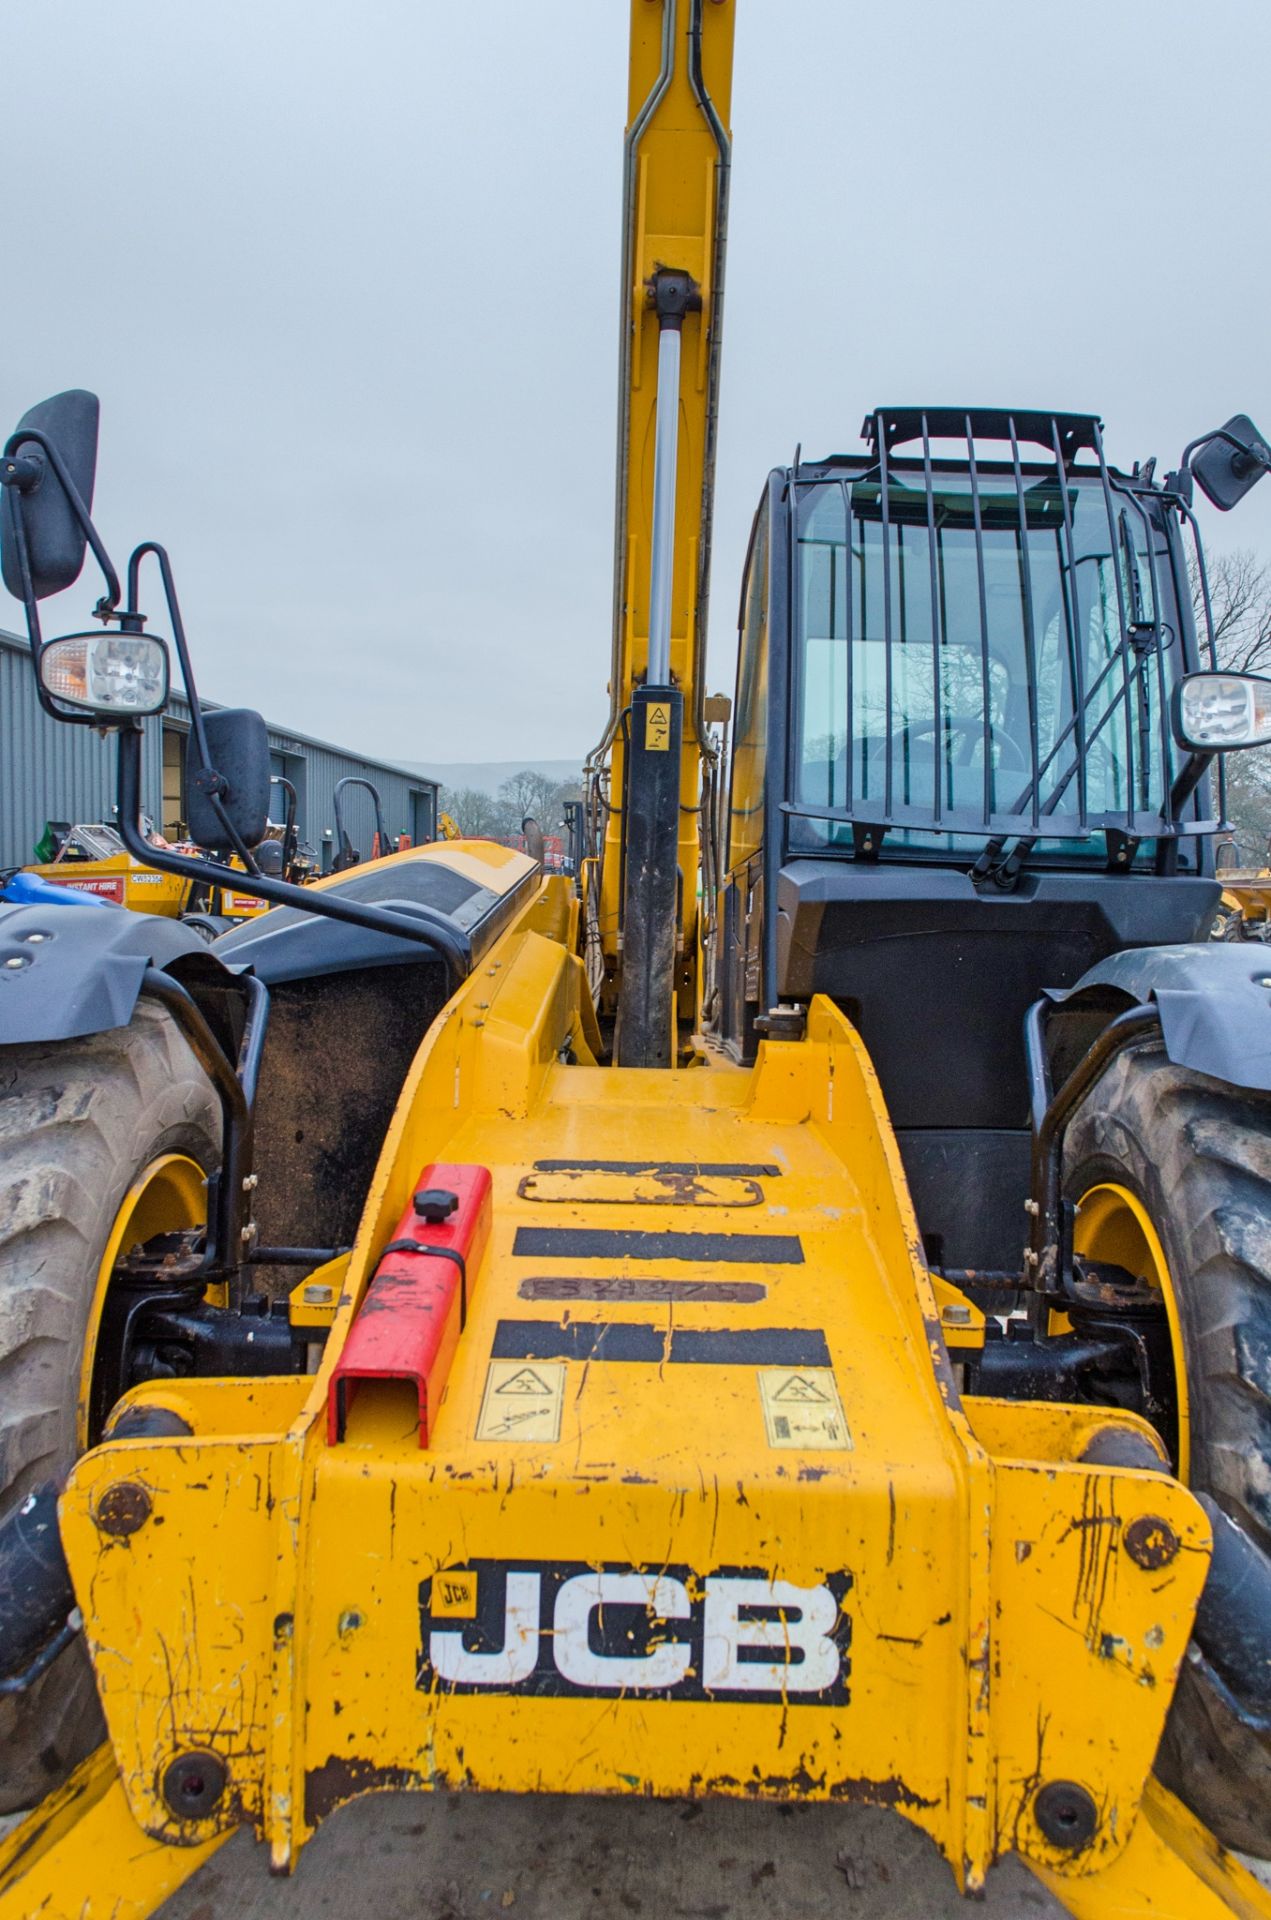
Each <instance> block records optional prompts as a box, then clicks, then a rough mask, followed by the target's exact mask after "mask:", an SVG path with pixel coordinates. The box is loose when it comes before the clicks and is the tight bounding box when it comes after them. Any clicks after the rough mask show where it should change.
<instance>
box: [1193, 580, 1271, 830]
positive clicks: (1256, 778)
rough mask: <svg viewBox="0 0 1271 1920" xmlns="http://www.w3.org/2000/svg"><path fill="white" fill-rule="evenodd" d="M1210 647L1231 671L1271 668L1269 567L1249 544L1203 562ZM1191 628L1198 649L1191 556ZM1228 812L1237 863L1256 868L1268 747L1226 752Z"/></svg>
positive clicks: (1200, 608)
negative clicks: (1211, 634) (1210, 622)
mask: <svg viewBox="0 0 1271 1920" xmlns="http://www.w3.org/2000/svg"><path fill="white" fill-rule="evenodd" d="M1206 572H1207V574H1208V578H1209V605H1210V612H1211V614H1212V616H1213V623H1214V649H1215V652H1216V653H1217V656H1218V664H1219V666H1220V667H1227V668H1230V670H1231V671H1232V672H1233V673H1268V672H1271V566H1268V565H1267V564H1266V562H1265V561H1261V560H1259V558H1258V556H1257V554H1256V553H1254V552H1253V551H1252V549H1250V548H1248V547H1237V548H1233V550H1232V551H1231V552H1230V553H1219V554H1211V555H1210V556H1209V557H1208V559H1207V561H1206ZM1188 574H1189V579H1190V583H1191V590H1192V606H1193V608H1194V610H1195V614H1196V631H1197V633H1198V635H1199V636H1200V639H1201V645H1202V649H1203V646H1204V634H1205V612H1204V605H1203V600H1202V595H1201V591H1200V576H1199V572H1198V570H1197V567H1196V562H1195V559H1194V558H1192V559H1191V560H1190V561H1189V565H1188ZM1226 784H1227V814H1228V817H1229V818H1230V820H1231V824H1232V826H1233V828H1234V829H1235V833H1236V845H1237V849H1238V853H1239V859H1240V864H1241V865H1242V866H1245V867H1261V866H1262V865H1263V864H1264V861H1265V859H1266V856H1267V848H1268V845H1269V844H1271V747H1254V748H1251V749H1249V750H1248V751H1247V752H1244V753H1231V754H1228V755H1227V774H1226Z"/></svg>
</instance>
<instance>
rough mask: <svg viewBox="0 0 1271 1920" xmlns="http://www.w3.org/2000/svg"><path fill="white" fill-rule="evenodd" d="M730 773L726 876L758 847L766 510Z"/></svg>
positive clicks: (748, 607) (753, 569)
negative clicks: (727, 872)
mask: <svg viewBox="0 0 1271 1920" xmlns="http://www.w3.org/2000/svg"><path fill="white" fill-rule="evenodd" d="M734 713H735V719H734V723H733V768H732V782H731V785H730V788H729V819H728V870H729V872H730V873H736V871H737V869H738V868H739V867H742V866H744V865H745V864H746V863H747V861H749V860H751V859H753V858H754V856H755V855H756V854H757V853H758V852H759V849H760V847H761V846H762V844H763V813H764V773H765V767H766V758H767V743H768V508H767V503H766V502H765V504H764V506H763V507H762V508H761V510H760V513H759V519H758V522H757V524H756V527H755V537H754V541H753V544H752V546H751V551H750V566H749V570H748V572H747V575H746V595H745V601H744V604H743V612H742V623H741V645H740V649H739V655H738V661H737V700H736V705H735V708H734Z"/></svg>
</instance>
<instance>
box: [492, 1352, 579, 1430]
mask: <svg viewBox="0 0 1271 1920" xmlns="http://www.w3.org/2000/svg"><path fill="white" fill-rule="evenodd" d="M564 1398H565V1368H564V1366H563V1364H562V1363H561V1362H560V1361H559V1360H534V1361H525V1360H492V1361H491V1362H490V1370H489V1372H488V1373H487V1374H486V1378H485V1392H484V1394H483V1395H482V1397H481V1413H480V1415H479V1417H478V1420H477V1439H478V1440H559V1439H560V1413H561V1405H562V1402H563V1401H564Z"/></svg>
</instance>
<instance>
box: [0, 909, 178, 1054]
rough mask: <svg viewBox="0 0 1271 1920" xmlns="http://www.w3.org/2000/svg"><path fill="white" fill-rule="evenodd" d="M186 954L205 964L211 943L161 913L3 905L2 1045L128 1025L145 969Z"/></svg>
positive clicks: (70, 1036) (0, 967)
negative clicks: (201, 959) (201, 960)
mask: <svg viewBox="0 0 1271 1920" xmlns="http://www.w3.org/2000/svg"><path fill="white" fill-rule="evenodd" d="M186 954H197V955H201V956H202V958H203V961H204V964H205V965H206V964H207V963H208V960H209V955H208V947H207V943H206V941H204V940H201V939H200V938H199V936H198V934H197V933H193V932H191V931H190V929H189V928H187V927H184V926H182V925H181V923H180V921H178V920H168V919H165V918H163V917H162V916H161V915H159V914H154V913H129V912H128V911H127V910H126V909H125V908H123V907H120V908H118V909H116V910H115V911H113V912H110V913H103V912H102V911H101V909H100V907H99V906H98V905H97V904H96V903H95V902H94V903H92V904H84V905H76V906H66V905H63V904H61V903H60V902H59V904H58V906H57V908H56V910H53V909H51V908H50V907H49V906H47V905H39V906H25V907H24V906H8V905H0V1046H25V1045H29V1044H30V1043H31V1042H32V1041H42V1040H76V1039H80V1038H82V1037H83V1035H85V1034H89V1033H106V1032H109V1031H110V1029H111V1028H113V1027H126V1026H127V1024H128V1022H129V1021H130V1020H131V1019H132V1013H133V1008H134V1007H135V1006H136V1004H137V996H138V994H139V993H140V992H141V981H142V977H143V975H144V973H145V971H146V968H147V967H152V966H153V967H170V966H171V965H172V963H173V962H174V961H176V960H179V959H181V958H183V957H184V956H185V955H186Z"/></svg>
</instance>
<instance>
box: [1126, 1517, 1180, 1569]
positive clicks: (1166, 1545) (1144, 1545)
mask: <svg viewBox="0 0 1271 1920" xmlns="http://www.w3.org/2000/svg"><path fill="white" fill-rule="evenodd" d="M1121 1542H1122V1545H1123V1546H1124V1548H1125V1550H1126V1552H1127V1553H1128V1554H1129V1556H1130V1558H1131V1560H1133V1562H1134V1564H1135V1566H1136V1567H1142V1568H1143V1570H1144V1572H1145V1573H1156V1572H1157V1571H1158V1570H1159V1569H1160V1568H1161V1567H1167V1566H1168V1565H1169V1563H1170V1561H1171V1560H1172V1559H1173V1558H1174V1556H1175V1555H1176V1554H1177V1552H1178V1548H1179V1539H1178V1535H1177V1534H1176V1533H1175V1531H1174V1529H1173V1527H1171V1525H1170V1523H1169V1521H1168V1520H1162V1519H1161V1518H1160V1517H1159V1515H1157V1514H1155V1513H1141V1514H1140V1515H1139V1517H1138V1519H1137V1520H1131V1522H1130V1524H1129V1526H1128V1527H1127V1528H1126V1529H1125V1532H1124V1533H1123V1534H1122V1535H1121Z"/></svg>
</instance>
